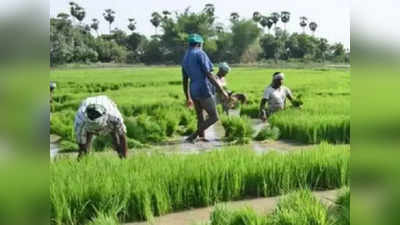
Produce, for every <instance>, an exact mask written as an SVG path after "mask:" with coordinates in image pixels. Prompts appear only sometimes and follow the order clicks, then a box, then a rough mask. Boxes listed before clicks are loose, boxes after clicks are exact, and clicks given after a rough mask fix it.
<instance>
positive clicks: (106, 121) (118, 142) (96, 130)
mask: <svg viewBox="0 0 400 225" xmlns="http://www.w3.org/2000/svg"><path fill="white" fill-rule="evenodd" d="M75 134H76V140H77V142H78V144H79V155H78V159H79V158H80V157H82V155H84V154H87V153H88V152H89V150H90V144H91V141H92V137H93V135H101V136H104V135H111V137H112V142H113V147H114V149H115V150H116V151H117V152H118V155H119V157H120V158H125V157H126V154H127V144H126V137H125V134H126V127H125V124H124V121H123V119H122V116H121V113H120V112H119V111H118V109H117V106H116V105H115V103H114V102H113V101H112V100H111V99H109V98H108V97H107V96H96V97H90V98H87V99H85V100H84V101H82V103H81V105H80V106H79V109H78V112H77V113H76V115H75Z"/></svg>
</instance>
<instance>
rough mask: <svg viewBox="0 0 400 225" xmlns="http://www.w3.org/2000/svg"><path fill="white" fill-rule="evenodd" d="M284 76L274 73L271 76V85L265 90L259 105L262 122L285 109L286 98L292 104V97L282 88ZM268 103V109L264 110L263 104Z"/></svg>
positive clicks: (285, 88) (287, 90)
mask: <svg viewBox="0 0 400 225" xmlns="http://www.w3.org/2000/svg"><path fill="white" fill-rule="evenodd" d="M284 79H285V75H284V74H283V73H281V72H276V73H274V74H273V75H272V82H271V84H270V85H269V86H268V87H267V88H265V90H264V95H263V97H262V99H261V103H260V117H261V119H262V120H263V121H265V120H267V118H268V117H269V116H270V115H271V114H272V113H275V112H277V111H280V110H283V109H285V104H286V98H288V99H289V100H290V101H291V102H292V104H293V99H294V98H293V95H292V92H291V91H290V89H289V88H287V87H285V86H283V80H284ZM267 102H268V108H267V109H265V103H267Z"/></svg>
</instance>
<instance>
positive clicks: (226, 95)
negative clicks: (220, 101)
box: [222, 91, 232, 102]
mask: <svg viewBox="0 0 400 225" xmlns="http://www.w3.org/2000/svg"><path fill="white" fill-rule="evenodd" d="M222 96H223V97H224V100H225V101H229V102H230V101H231V100H232V99H231V96H229V95H228V93H226V91H223V92H222Z"/></svg>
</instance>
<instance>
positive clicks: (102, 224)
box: [86, 213, 120, 225]
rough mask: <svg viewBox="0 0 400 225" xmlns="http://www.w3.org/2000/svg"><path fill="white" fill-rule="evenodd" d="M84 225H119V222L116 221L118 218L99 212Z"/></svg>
mask: <svg viewBox="0 0 400 225" xmlns="http://www.w3.org/2000/svg"><path fill="white" fill-rule="evenodd" d="M86 225H120V223H119V222H118V219H116V218H115V217H113V216H109V215H105V214H102V213H99V214H98V215H97V216H96V217H95V218H93V219H92V220H91V221H90V222H89V223H87V224H86Z"/></svg>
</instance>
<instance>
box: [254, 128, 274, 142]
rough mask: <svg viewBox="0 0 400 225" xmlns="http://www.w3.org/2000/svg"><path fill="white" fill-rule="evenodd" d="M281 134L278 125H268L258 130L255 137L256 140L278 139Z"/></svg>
mask: <svg viewBox="0 0 400 225" xmlns="http://www.w3.org/2000/svg"><path fill="white" fill-rule="evenodd" d="M279 135H280V130H279V128H278V127H271V126H266V127H264V128H263V129H261V130H260V131H259V132H258V134H257V135H256V136H255V137H254V140H256V141H264V140H278V139H279Z"/></svg>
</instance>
